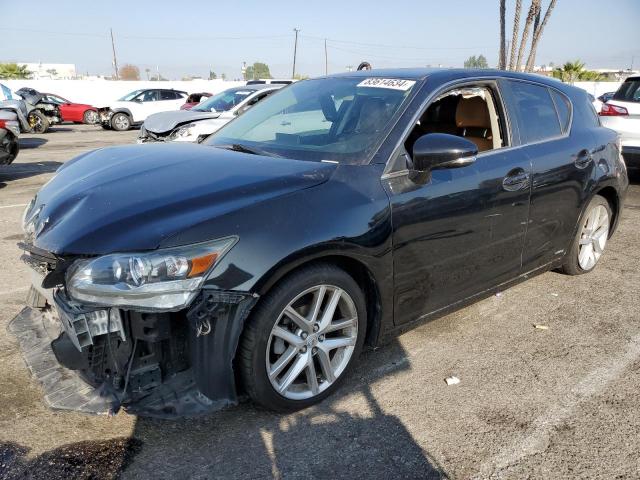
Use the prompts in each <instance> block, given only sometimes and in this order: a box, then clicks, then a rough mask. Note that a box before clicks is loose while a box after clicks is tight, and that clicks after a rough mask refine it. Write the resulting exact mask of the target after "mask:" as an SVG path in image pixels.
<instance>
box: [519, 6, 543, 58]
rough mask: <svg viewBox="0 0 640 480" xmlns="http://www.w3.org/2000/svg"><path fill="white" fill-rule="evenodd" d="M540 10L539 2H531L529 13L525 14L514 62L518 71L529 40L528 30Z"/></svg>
mask: <svg viewBox="0 0 640 480" xmlns="http://www.w3.org/2000/svg"><path fill="white" fill-rule="evenodd" d="M538 10H540V0H531V6H530V7H529V13H528V14H527V20H526V21H525V24H524V30H523V31H522V39H521V40H520V49H519V50H518V60H517V61H516V68H515V69H516V70H518V71H519V70H520V66H521V62H522V57H523V56H524V49H525V47H526V46H527V40H528V39H529V29H530V28H531V25H532V24H533V21H534V20H535V18H536V15H537V14H538Z"/></svg>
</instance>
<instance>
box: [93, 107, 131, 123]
mask: <svg viewBox="0 0 640 480" xmlns="http://www.w3.org/2000/svg"><path fill="white" fill-rule="evenodd" d="M89 110H90V109H89ZM111 111H112V112H113V115H115V114H116V113H125V114H127V115H128V116H129V118H130V119H131V122H132V123H133V114H132V113H131V110H129V109H128V108H124V107H119V108H112V109H111Z"/></svg>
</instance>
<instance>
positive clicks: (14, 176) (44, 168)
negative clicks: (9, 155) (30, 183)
mask: <svg viewBox="0 0 640 480" xmlns="http://www.w3.org/2000/svg"><path fill="white" fill-rule="evenodd" d="M60 165H62V162H53V161H46V162H37V163H12V164H11V165H1V166H0V188H4V187H6V186H7V182H10V181H13V180H20V179H22V178H28V177H33V176H35V175H42V174H43V173H53V172H55V171H56V170H57V169H58V168H59V167H60Z"/></svg>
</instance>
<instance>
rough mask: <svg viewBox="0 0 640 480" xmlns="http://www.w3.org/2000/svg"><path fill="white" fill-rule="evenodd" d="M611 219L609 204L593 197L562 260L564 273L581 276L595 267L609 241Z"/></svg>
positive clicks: (602, 198) (598, 196) (597, 197)
mask: <svg viewBox="0 0 640 480" xmlns="http://www.w3.org/2000/svg"><path fill="white" fill-rule="evenodd" d="M611 219H612V214H611V206H610V205H609V202H607V200H606V199H605V198H604V197H601V196H600V195H596V196H594V197H593V198H592V199H591V201H590V202H589V205H587V208H585V210H584V212H583V213H582V216H581V217H580V222H579V223H578V231H577V232H576V236H575V238H574V239H573V243H572V244H571V248H570V249H569V252H568V253H567V255H566V256H565V258H564V262H563V264H562V271H563V272H564V273H566V274H567V275H582V274H583V273H589V272H590V271H592V270H593V269H594V268H595V267H596V265H597V264H598V261H599V260H600V257H601V256H602V253H603V252H604V249H605V246H606V244H607V240H608V239H609V229H610V228H611Z"/></svg>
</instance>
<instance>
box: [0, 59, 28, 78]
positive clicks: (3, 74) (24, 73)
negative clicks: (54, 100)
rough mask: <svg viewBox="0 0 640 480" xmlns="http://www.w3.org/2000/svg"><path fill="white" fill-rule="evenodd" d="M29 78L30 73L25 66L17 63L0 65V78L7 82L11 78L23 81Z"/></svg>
mask: <svg viewBox="0 0 640 480" xmlns="http://www.w3.org/2000/svg"><path fill="white" fill-rule="evenodd" d="M29 77H31V72H30V71H29V70H27V66H26V65H18V64H17V63H0V78H1V79H3V80H5V79H6V80H8V79H12V78H17V79H25V78H29Z"/></svg>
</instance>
